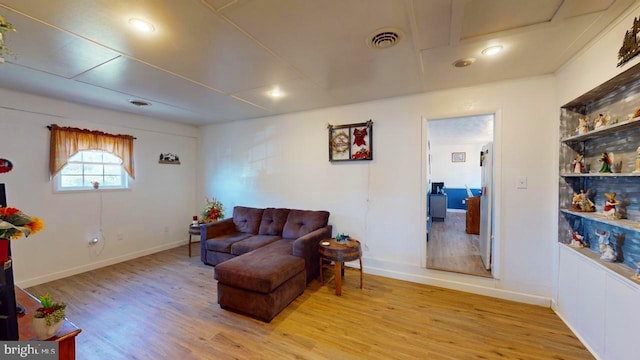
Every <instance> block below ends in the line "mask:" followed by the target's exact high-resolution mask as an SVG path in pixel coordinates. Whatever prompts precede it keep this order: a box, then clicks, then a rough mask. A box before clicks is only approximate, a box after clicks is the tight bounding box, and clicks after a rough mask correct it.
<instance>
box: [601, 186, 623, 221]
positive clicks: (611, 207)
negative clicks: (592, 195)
mask: <svg viewBox="0 0 640 360" xmlns="http://www.w3.org/2000/svg"><path fill="white" fill-rule="evenodd" d="M604 196H605V197H606V198H607V201H605V202H604V208H603V210H602V213H603V214H604V216H606V217H607V218H609V219H616V205H618V204H620V201H618V199H616V193H615V192H612V193H611V194H609V193H604Z"/></svg>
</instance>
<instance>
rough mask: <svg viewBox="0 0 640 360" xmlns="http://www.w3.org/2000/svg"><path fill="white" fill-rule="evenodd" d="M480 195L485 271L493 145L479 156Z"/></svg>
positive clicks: (488, 261)
mask: <svg viewBox="0 0 640 360" xmlns="http://www.w3.org/2000/svg"><path fill="white" fill-rule="evenodd" d="M480 167H481V180H480V186H481V187H482V194H481V197H480V239H479V242H480V257H481V258H482V263H483V264H484V267H485V268H486V269H487V270H490V269H491V240H492V236H493V232H492V227H491V223H492V210H493V209H492V207H493V183H492V179H493V143H492V142H490V143H488V144H487V145H484V146H483V147H482V153H481V155H480Z"/></svg>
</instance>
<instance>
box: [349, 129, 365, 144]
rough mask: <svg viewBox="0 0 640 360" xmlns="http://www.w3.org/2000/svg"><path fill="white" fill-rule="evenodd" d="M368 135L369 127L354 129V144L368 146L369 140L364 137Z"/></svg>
mask: <svg viewBox="0 0 640 360" xmlns="http://www.w3.org/2000/svg"><path fill="white" fill-rule="evenodd" d="M367 135H369V133H368V132H367V128H363V129H362V130H360V129H354V130H353V145H356V146H366V145H367V141H366V140H365V139H364V137H365V136H367Z"/></svg>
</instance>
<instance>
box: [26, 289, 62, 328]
mask: <svg viewBox="0 0 640 360" xmlns="http://www.w3.org/2000/svg"><path fill="white" fill-rule="evenodd" d="M38 300H40V304H42V307H40V308H38V309H37V310H36V312H35V313H34V314H33V317H34V318H36V319H44V320H45V322H46V323H47V326H51V325H53V324H55V323H57V322H59V321H60V320H62V319H64V309H65V308H66V307H67V305H65V304H64V303H59V302H53V300H52V299H51V295H49V294H48V293H47V294H45V295H44V296H40V297H39V298H38Z"/></svg>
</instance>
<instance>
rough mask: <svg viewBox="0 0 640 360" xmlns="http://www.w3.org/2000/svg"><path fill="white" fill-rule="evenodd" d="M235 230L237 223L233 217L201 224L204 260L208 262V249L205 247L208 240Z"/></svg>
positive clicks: (201, 248)
mask: <svg viewBox="0 0 640 360" xmlns="http://www.w3.org/2000/svg"><path fill="white" fill-rule="evenodd" d="M235 231H236V225H235V224H234V223H233V218H228V219H224V220H220V221H216V222H211V223H204V224H200V259H201V260H202V262H204V263H205V264H206V263H207V261H206V260H207V249H206V247H205V243H206V242H207V240H209V239H213V238H216V237H219V236H222V235H227V234H233V233H234V232H235Z"/></svg>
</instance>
